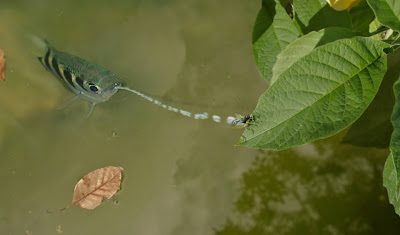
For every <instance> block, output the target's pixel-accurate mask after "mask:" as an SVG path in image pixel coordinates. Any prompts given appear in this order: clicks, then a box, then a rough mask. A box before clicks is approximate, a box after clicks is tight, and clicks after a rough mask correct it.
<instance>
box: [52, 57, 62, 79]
mask: <svg viewBox="0 0 400 235" xmlns="http://www.w3.org/2000/svg"><path fill="white" fill-rule="evenodd" d="M51 65H52V66H53V70H54V71H55V72H56V74H57V75H58V76H59V77H60V78H63V76H62V75H61V72H60V66H59V65H58V63H57V60H56V59H55V58H52V61H51Z"/></svg>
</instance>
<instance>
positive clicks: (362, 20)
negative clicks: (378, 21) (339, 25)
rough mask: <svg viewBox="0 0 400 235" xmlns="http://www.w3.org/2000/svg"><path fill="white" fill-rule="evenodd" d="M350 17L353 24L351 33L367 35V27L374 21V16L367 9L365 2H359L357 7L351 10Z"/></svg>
mask: <svg viewBox="0 0 400 235" xmlns="http://www.w3.org/2000/svg"><path fill="white" fill-rule="evenodd" d="M350 16H351V21H352V24H353V31H355V32H361V33H363V35H368V33H369V25H370V24H371V22H372V21H374V19H375V14H374V12H373V11H372V9H371V8H370V7H369V5H368V3H367V1H361V2H360V4H358V6H355V7H353V8H351V11H350Z"/></svg>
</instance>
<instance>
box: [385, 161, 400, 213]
mask: <svg viewBox="0 0 400 235" xmlns="http://www.w3.org/2000/svg"><path fill="white" fill-rule="evenodd" d="M397 175H398V173H397V171H396V167H395V163H394V159H393V155H392V154H389V157H388V158H387V159H386V163H385V168H384V169H383V185H384V186H385V187H386V190H387V191H388V197H389V202H390V203H391V204H392V205H393V207H394V210H395V211H396V214H398V215H400V200H399V199H400V198H399V193H398V192H399V191H398V189H397V188H398V182H399V181H398V178H397Z"/></svg>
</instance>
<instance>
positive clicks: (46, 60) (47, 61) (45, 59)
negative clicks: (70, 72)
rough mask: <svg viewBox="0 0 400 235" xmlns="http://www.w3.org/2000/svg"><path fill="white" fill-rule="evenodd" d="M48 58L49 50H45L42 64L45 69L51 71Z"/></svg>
mask: <svg viewBox="0 0 400 235" xmlns="http://www.w3.org/2000/svg"><path fill="white" fill-rule="evenodd" d="M49 57H50V50H47V52H46V56H45V57H44V63H45V64H46V67H47V68H48V69H49V70H50V71H51V70H52V69H51V67H50V63H49Z"/></svg>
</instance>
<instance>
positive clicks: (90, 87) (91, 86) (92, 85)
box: [88, 83, 100, 94]
mask: <svg viewBox="0 0 400 235" xmlns="http://www.w3.org/2000/svg"><path fill="white" fill-rule="evenodd" d="M88 85H89V89H90V90H91V91H93V92H95V93H97V94H99V93H100V88H99V87H98V86H96V85H95V84H93V83H89V84H88Z"/></svg>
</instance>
